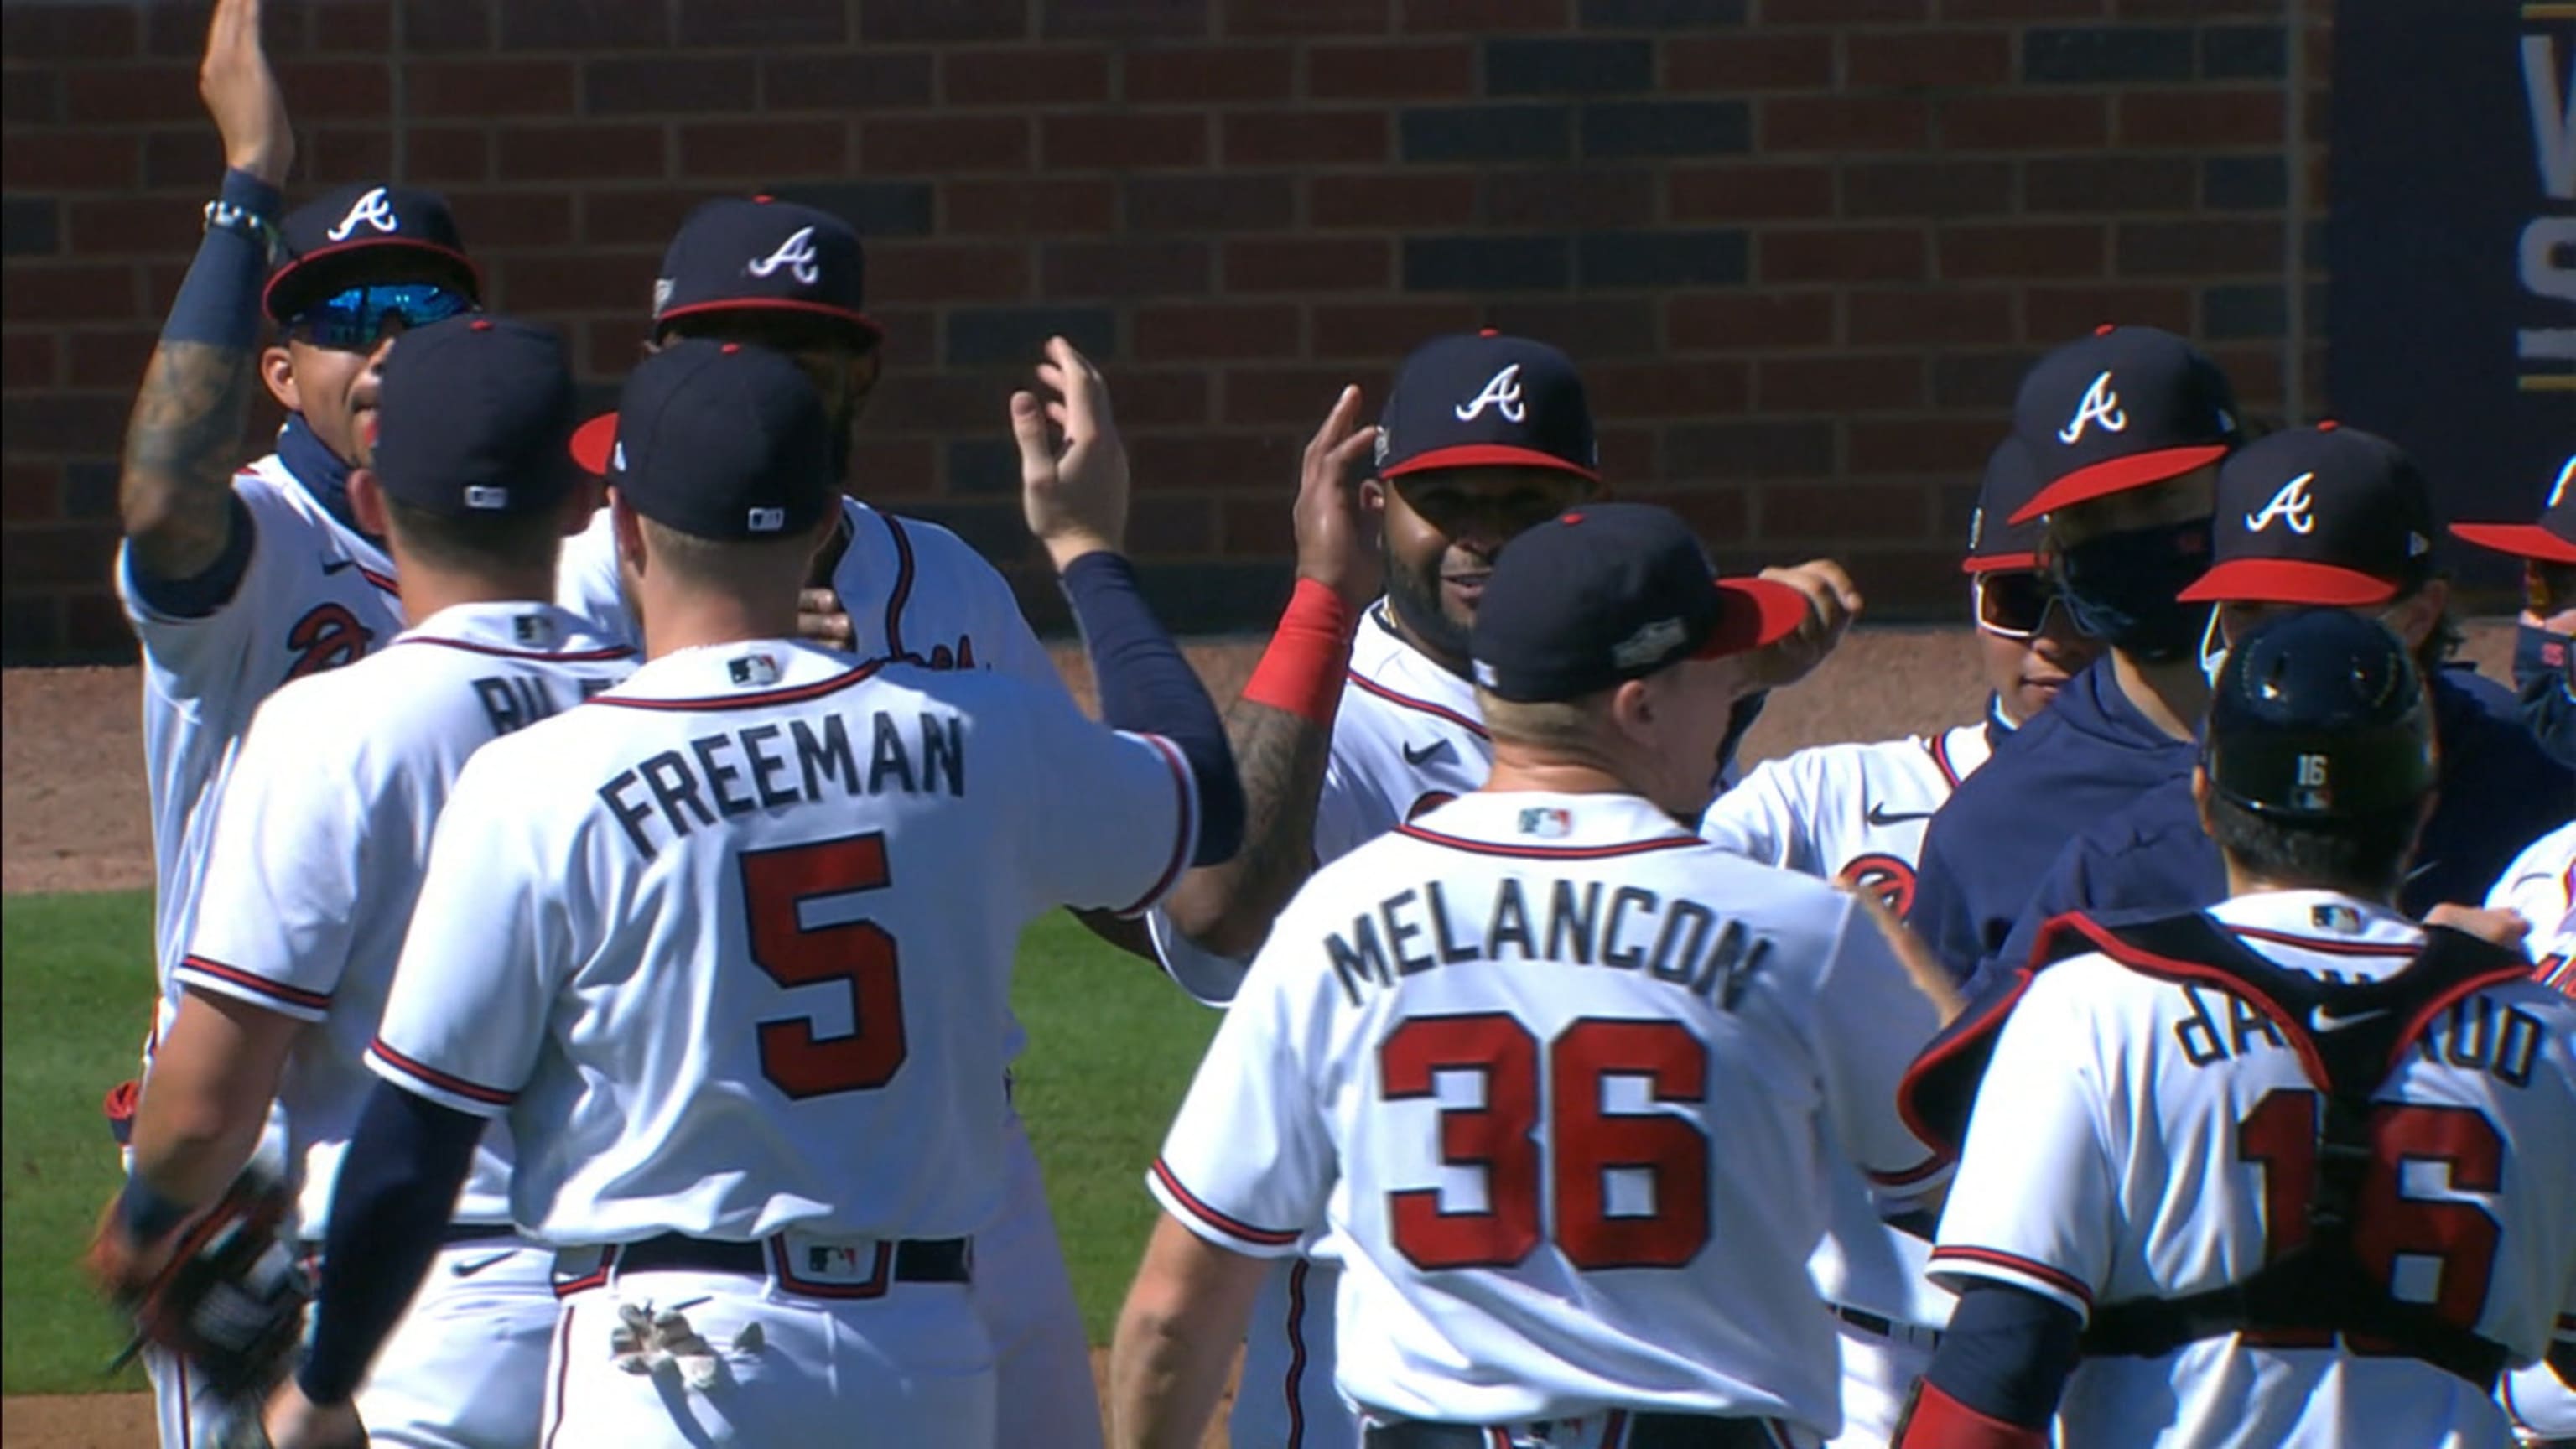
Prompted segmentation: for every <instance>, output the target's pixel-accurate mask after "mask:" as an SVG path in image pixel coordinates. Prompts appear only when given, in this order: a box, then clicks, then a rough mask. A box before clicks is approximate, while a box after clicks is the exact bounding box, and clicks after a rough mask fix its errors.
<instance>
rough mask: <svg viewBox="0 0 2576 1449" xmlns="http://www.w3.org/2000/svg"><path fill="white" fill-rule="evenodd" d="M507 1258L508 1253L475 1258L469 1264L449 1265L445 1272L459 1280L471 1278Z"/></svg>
mask: <svg viewBox="0 0 2576 1449" xmlns="http://www.w3.org/2000/svg"><path fill="white" fill-rule="evenodd" d="M511 1251H512V1252H515V1251H517V1250H516V1249H512V1250H511ZM509 1256H510V1254H509V1253H494V1254H492V1255H491V1256H490V1257H488V1258H477V1259H475V1260H474V1261H472V1262H470V1263H451V1264H449V1265H448V1269H447V1271H449V1272H450V1273H453V1274H455V1275H456V1276H457V1277H459V1278H471V1277H473V1276H474V1275H475V1274H477V1273H480V1272H482V1271H483V1270H484V1269H486V1268H489V1267H491V1266H492V1265H493V1264H495V1263H498V1262H500V1261H501V1260H502V1259H504V1258H507V1257H509Z"/></svg>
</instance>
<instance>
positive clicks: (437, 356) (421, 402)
mask: <svg viewBox="0 0 2576 1449" xmlns="http://www.w3.org/2000/svg"><path fill="white" fill-rule="evenodd" d="M576 416H577V412H576V409H575V406H574V394H573V382H572V366H571V364H570V363H569V362H567V361H566V360H565V358H564V350H563V342H562V339H560V338H558V337H556V336H555V334H554V333H553V332H551V331H549V330H547V329H546V328H543V327H534V326H531V325H529V324H528V323H525V322H516V321H512V320H510V319H509V318H506V317H490V316H481V315H477V316H471V317H451V318H449V319H447V320H446V321H444V322H432V323H430V324H429V325H428V326H426V327H419V328H415V329H413V330H412V331H409V332H406V333H404V334H403V335H402V338H401V340H400V341H398V342H396V343H395V344H394V346H393V350H392V351H390V352H388V353H386V354H385V363H384V378H383V381H382V383H381V384H380V386H379V391H378V393H377V396H376V443H375V453H374V463H373V464H372V469H373V471H374V473H375V475H376V478H377V480H378V481H379V482H380V483H381V484H382V485H383V487H384V490H385V492H386V493H387V494H389V495H391V496H392V497H394V498H396V499H399V500H400V501H402V502H404V503H406V504H409V505H411V506H412V507H414V508H418V509H421V510H423V511H425V512H429V513H436V514H442V515H445V516H447V517H450V518H469V517H475V516H479V515H486V514H514V513H534V512H538V511H540V510H543V509H548V508H553V507H555V506H556V505H558V504H560V503H561V502H562V501H563V498H564V494H565V493H566V492H567V491H568V490H570V488H571V487H572V484H573V480H574V479H575V478H576V477H578V476H579V475H578V474H577V473H576V472H575V470H574V468H573V464H572V460H571V459H569V458H567V457H565V456H564V440H565V439H566V438H567V437H569V436H571V434H572V425H573V420H574V418H575V417H576Z"/></svg>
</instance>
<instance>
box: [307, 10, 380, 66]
mask: <svg viewBox="0 0 2576 1449" xmlns="http://www.w3.org/2000/svg"><path fill="white" fill-rule="evenodd" d="M393 38H394V17H393V9H392V7H391V6H390V5H387V4H385V3H383V0H346V3H342V4H335V5H319V6H316V7H314V10H313V48H314V49H315V50H317V51H341V52H354V53H358V54H363V55H383V54H385V53H386V52H387V51H389V50H391V49H393Z"/></svg>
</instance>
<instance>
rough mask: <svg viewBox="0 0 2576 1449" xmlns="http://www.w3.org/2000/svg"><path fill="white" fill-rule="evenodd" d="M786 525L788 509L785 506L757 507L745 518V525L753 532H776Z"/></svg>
mask: <svg viewBox="0 0 2576 1449" xmlns="http://www.w3.org/2000/svg"><path fill="white" fill-rule="evenodd" d="M786 526H787V510H786V509H784V508H755V509H752V510H751V511H750V516H749V517H747V518H745V519H744V520H743V527H744V528H745V529H746V530H748V531H749V532H752V533H776V532H777V531H778V530H780V529H782V528H785V527H786Z"/></svg>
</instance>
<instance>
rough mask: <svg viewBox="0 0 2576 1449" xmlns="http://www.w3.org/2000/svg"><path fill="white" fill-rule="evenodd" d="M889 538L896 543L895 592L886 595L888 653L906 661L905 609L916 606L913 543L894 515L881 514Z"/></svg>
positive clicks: (879, 515) (879, 520)
mask: <svg viewBox="0 0 2576 1449" xmlns="http://www.w3.org/2000/svg"><path fill="white" fill-rule="evenodd" d="M877 521H878V522H880V523H883V524H884V525H885V526H886V537H888V538H890V539H893V540H894V588H893V589H892V590H891V591H889V592H888V593H887V594H886V614H885V637H886V653H888V654H891V655H893V656H894V657H896V658H898V659H900V658H902V657H903V606H904V605H906V604H909V603H911V602H912V539H911V537H910V536H909V535H907V534H906V533H905V532H904V531H903V525H902V524H900V523H897V522H896V521H895V517H894V515H893V514H891V513H880V514H878V515H877Z"/></svg>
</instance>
